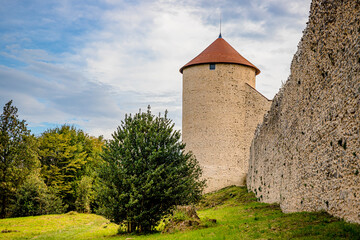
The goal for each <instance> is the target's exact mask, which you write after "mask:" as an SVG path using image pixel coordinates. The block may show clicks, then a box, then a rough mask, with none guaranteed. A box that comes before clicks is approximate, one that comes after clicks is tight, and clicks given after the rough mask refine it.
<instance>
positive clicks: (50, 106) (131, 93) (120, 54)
mask: <svg viewBox="0 0 360 240" xmlns="http://www.w3.org/2000/svg"><path fill="white" fill-rule="evenodd" d="M309 2H310V0H306V1H302V2H299V1H295V0H291V1H289V0H287V1H285V0H269V1H267V0H266V1H265V0H254V1H230V0H227V1H210V2H209V1H190V0H189V1H170V0H153V1H139V2H128V1H112V0H106V1H104V2H102V3H101V4H100V5H101V6H100V5H99V6H96V5H91V4H89V3H87V2H74V1H70V0H67V1H61V2H59V3H57V4H56V5H55V6H54V7H53V8H52V9H51V10H50V11H49V14H45V13H46V11H44V10H42V11H40V12H41V14H42V15H41V19H42V20H45V21H44V22H42V23H41V26H40V27H39V29H37V28H36V26H34V29H31V31H30V32H31V34H30V33H29V30H26V31H25V32H26V33H23V32H22V31H21V30H16V31H15V30H14V31H11V30H8V31H6V32H5V31H4V34H0V44H1V41H3V42H4V44H5V45H6V46H7V48H4V50H3V51H2V52H1V53H0V57H3V58H4V59H7V61H9V63H8V62H4V63H2V62H1V58H0V79H2V80H0V81H1V82H0V86H1V88H0V103H2V104H4V103H5V102H6V101H7V100H9V99H14V100H15V102H14V104H16V105H17V106H18V108H19V113H22V114H23V115H24V118H25V119H26V120H27V121H28V122H29V123H30V125H31V126H35V127H36V126H41V125H44V123H59V124H62V123H70V124H76V125H79V126H80V127H82V128H83V129H84V130H85V131H87V132H89V133H90V134H92V135H105V136H106V137H110V134H111V133H112V132H113V131H114V130H115V129H116V126H117V125H118V124H119V123H120V120H121V119H122V118H123V116H124V114H125V113H129V112H132V113H135V112H138V109H139V108H142V109H144V110H145V109H146V107H147V105H148V104H150V105H151V106H152V110H153V112H154V113H157V112H162V113H163V112H164V110H165V109H168V110H169V117H170V118H172V119H174V121H175V123H176V126H177V129H179V128H180V127H181V92H182V75H181V74H180V73H179V68H180V67H182V66H183V65H184V64H186V63H187V62H188V61H190V60H191V59H192V58H194V57H195V56H196V55H197V54H199V53H200V52H201V51H202V50H204V49H205V48H206V47H207V46H208V45H209V44H210V43H211V42H212V41H214V40H215V39H216V37H217V34H218V32H219V26H218V16H219V12H220V9H221V12H222V13H223V25H222V28H223V36H224V38H225V39H226V40H227V41H228V42H229V43H230V44H231V45H232V46H233V47H234V48H235V49H236V50H238V51H239V52H240V53H241V54H242V55H243V56H244V57H246V58H247V59H248V60H249V61H250V62H252V63H253V64H255V65H256V66H257V67H259V68H260V70H261V71H262V73H261V74H260V75H259V76H258V77H257V87H258V89H259V90H260V92H262V93H263V94H264V95H265V96H267V97H268V98H272V97H273V95H274V94H275V93H276V92H277V90H278V88H279V87H280V85H281V81H284V80H286V78H287V77H288V75H289V67H290V62H291V59H292V55H293V54H294V53H295V51H296V46H297V43H298V41H299V40H300V37H301V35H302V33H301V32H302V30H303V28H304V27H305V23H306V21H307V16H308V8H309ZM106 4H110V5H106ZM33 7H34V8H36V7H37V6H33ZM16 17H20V16H16ZM16 17H15V18H14V17H13V18H11V19H10V20H11V21H15V20H16ZM29 19H30V18H29ZM34 19H37V18H34ZM0 20H1V17H0ZM11 21H10V22H11ZM15 22H16V21H15ZM33 22H36V21H35V20H34V21H33ZM33 22H32V23H31V24H34V23H33ZM39 22H41V21H39ZM92 23H94V26H92ZM24 24H25V23H24ZM18 25H19V24H18V23H17V26H18ZM46 26H48V27H49V26H51V27H52V28H51V29H46V28H45V27H46ZM44 28H45V29H44ZM79 29H80V30H81V31H80V30H79ZM36 34H39V36H40V37H42V38H43V39H40V40H39V39H37V35H36ZM63 38H64V39H65V40H64V39H63ZM9 39H10V40H11V39H12V40H11V41H10V40H9ZM16 39H21V40H19V41H16ZM35 39H37V42H36V41H35ZM66 41H69V42H66ZM10 42H11V44H10ZM47 43H49V44H50V43H51V44H53V45H54V47H56V44H58V45H61V46H62V49H60V50H59V49H55V48H54V47H53V48H46V47H44V48H42V45H41V44H45V45H46V44H47ZM0 46H1V45H0ZM11 61H15V62H16V63H12V62H11ZM19 62H20V63H21V64H18V65H16V64H17V63H19ZM1 65H2V67H1ZM5 66H7V67H5ZM3 79H4V80H3Z"/></svg>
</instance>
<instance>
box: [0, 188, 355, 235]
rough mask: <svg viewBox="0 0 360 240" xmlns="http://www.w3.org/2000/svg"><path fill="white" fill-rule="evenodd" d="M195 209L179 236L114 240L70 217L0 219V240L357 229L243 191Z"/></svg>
mask: <svg viewBox="0 0 360 240" xmlns="http://www.w3.org/2000/svg"><path fill="white" fill-rule="evenodd" d="M197 208H198V214H199V216H200V218H201V220H202V221H203V222H204V223H205V224H201V225H200V226H199V227H198V229H196V228H195V229H193V230H186V231H183V232H180V231H179V232H175V233H166V234H162V233H154V234H150V235H142V236H138V235H116V234H117V229H118V226H117V225H116V224H113V223H109V221H108V220H106V219H104V218H103V217H100V216H97V215H95V214H79V213H74V212H70V213H68V214H62V215H45V216H37V217H23V218H10V219H0V239H35V238H36V239H70V238H71V239H119V240H120V239H121V240H124V239H360V225H357V224H350V223H346V222H344V221H341V220H339V219H337V218H335V217H331V216H330V215H328V214H327V213H324V212H320V213H305V212H301V213H291V214H284V213H282V212H281V210H280V208H279V206H278V205H274V204H265V203H260V202H257V201H256V199H255V198H254V195H253V194H252V193H248V192H247V190H246V188H244V187H228V188H225V189H222V190H220V191H218V192H215V193H211V194H207V195H205V196H204V198H203V199H202V201H201V202H200V203H199V205H198V206H197ZM206 219H216V220H217V223H216V224H206V222H207V221H204V220H206Z"/></svg>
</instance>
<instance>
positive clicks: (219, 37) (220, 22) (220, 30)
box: [219, 10, 222, 38]
mask: <svg viewBox="0 0 360 240" xmlns="http://www.w3.org/2000/svg"><path fill="white" fill-rule="evenodd" d="M219 38H222V36H221V10H220V34H219Z"/></svg>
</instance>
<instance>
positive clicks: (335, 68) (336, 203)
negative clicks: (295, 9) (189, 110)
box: [247, 0, 360, 223]
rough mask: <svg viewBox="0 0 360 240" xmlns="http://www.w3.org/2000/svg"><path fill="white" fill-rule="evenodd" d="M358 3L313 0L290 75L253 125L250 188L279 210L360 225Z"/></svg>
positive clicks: (359, 6)
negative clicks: (324, 213)
mask: <svg viewBox="0 0 360 240" xmlns="http://www.w3.org/2000/svg"><path fill="white" fill-rule="evenodd" d="M359 131H360V1H359V0H351V1H350V0H349V1H340V0H313V2H312V4H311V10H310V17H309V22H308V24H307V27H306V29H305V31H304V35H303V37H302V39H301V41H300V43H299V46H298V51H297V53H296V54H295V56H294V58H293V61H292V64H291V74H290V77H289V79H288V81H287V82H286V84H285V85H284V86H283V87H282V89H281V90H280V92H279V93H278V94H277V95H276V96H275V98H274V100H273V102H272V106H271V109H270V112H269V113H268V114H267V115H266V116H265V117H264V121H263V123H262V124H261V125H259V126H258V128H257V130H256V132H255V136H254V139H253V142H252V145H251V150H250V159H249V169H248V176H247V186H248V189H249V190H251V191H253V192H255V194H256V196H257V197H258V198H259V199H260V200H261V201H263V202H267V203H273V202H278V203H280V206H281V209H282V210H283V211H284V212H295V211H319V210H325V211H327V212H329V213H330V214H332V215H335V216H338V217H341V218H344V219H345V220H347V221H350V222H356V223H360V138H359V136H360V135H359Z"/></svg>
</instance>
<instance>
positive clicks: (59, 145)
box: [39, 125, 103, 210]
mask: <svg viewBox="0 0 360 240" xmlns="http://www.w3.org/2000/svg"><path fill="white" fill-rule="evenodd" d="M102 144H103V141H102V137H100V138H99V139H98V138H94V137H90V136H88V135H87V134H86V133H84V132H83V131H82V130H77V129H76V128H75V127H73V126H68V125H63V126H61V127H57V128H55V129H49V130H47V131H45V132H44V133H43V134H42V135H41V136H40V137H39V149H40V151H39V155H40V161H41V165H42V169H41V174H42V177H43V178H44V179H45V183H46V185H48V186H51V187H52V188H54V189H56V190H57V191H58V192H59V194H60V196H61V197H62V199H63V201H64V202H65V203H66V204H67V205H68V206H69V210H75V201H76V187H77V186H79V184H78V181H80V179H81V177H82V176H84V175H91V174H92V172H93V171H94V168H95V167H96V166H97V165H99V161H101V159H100V157H99V153H100V151H101V146H102Z"/></svg>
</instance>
